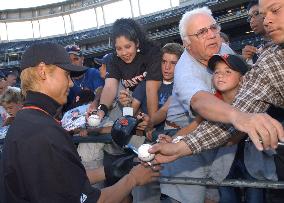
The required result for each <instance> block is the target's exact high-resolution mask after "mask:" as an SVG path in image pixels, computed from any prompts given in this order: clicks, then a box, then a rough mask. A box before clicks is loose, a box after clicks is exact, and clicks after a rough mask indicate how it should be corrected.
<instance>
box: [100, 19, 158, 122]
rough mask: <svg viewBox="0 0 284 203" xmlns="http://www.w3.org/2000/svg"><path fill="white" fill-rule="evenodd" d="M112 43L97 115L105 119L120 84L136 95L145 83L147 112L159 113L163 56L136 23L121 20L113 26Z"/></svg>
mask: <svg viewBox="0 0 284 203" xmlns="http://www.w3.org/2000/svg"><path fill="white" fill-rule="evenodd" d="M112 42H113V45H114V49H115V52H116V53H115V54H114V55H113V60H112V62H111V63H110V68H109V74H108V75H107V78H106V80H105V86H104V88H103V91H102V95H101V99H100V105H99V107H98V110H99V111H98V114H99V116H100V117H104V116H105V115H106V113H107V111H108V109H109V107H110V106H111V104H112V102H113V100H114V99H115V97H116V95H117V90H118V86H119V81H121V83H122V85H123V86H124V88H127V89H129V90H130V91H133V90H134V89H135V88H136V87H137V85H138V84H139V83H140V82H141V81H143V80H146V92H147V98H148V99H147V108H148V114H149V115H150V116H151V115H153V113H155V112H156V111H157V110H158V89H159V87H160V81H161V80H162V73H161V52H160V49H159V47H157V46H155V45H154V43H153V42H151V41H150V40H148V39H147V38H146V35H145V33H144V32H143V31H142V29H141V27H140V25H139V24H138V23H137V22H136V21H134V20H133V19H118V20H116V21H115V23H114V24H113V30H112Z"/></svg>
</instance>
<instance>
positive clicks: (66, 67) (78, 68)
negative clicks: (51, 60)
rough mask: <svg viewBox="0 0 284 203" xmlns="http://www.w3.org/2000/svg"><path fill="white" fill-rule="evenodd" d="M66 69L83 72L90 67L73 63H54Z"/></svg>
mask: <svg viewBox="0 0 284 203" xmlns="http://www.w3.org/2000/svg"><path fill="white" fill-rule="evenodd" d="M54 65H56V66H58V67H60V68H62V69H64V70H66V71H70V72H82V71H85V70H87V69H88V67H85V66H76V65H73V64H54Z"/></svg>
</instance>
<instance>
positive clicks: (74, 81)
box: [73, 74, 86, 90]
mask: <svg viewBox="0 0 284 203" xmlns="http://www.w3.org/2000/svg"><path fill="white" fill-rule="evenodd" d="M85 76H86V74H84V76H83V78H82V80H81V82H78V81H79V80H80V79H79V78H78V79H73V83H74V85H76V86H78V87H80V89H81V90H83V89H84V87H83V82H84V80H85ZM77 82H78V83H77Z"/></svg>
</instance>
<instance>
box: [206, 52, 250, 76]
mask: <svg viewBox="0 0 284 203" xmlns="http://www.w3.org/2000/svg"><path fill="white" fill-rule="evenodd" d="M219 61H224V62H225V63H226V64H227V65H228V66H229V67H230V68H231V69H232V70H234V71H237V72H239V73H241V74H242V75H244V74H245V73H246V72H247V71H248V70H249V67H248V65H247V63H246V62H245V60H244V59H243V58H242V57H240V56H239V55H235V54H223V55H221V54H215V55H213V56H212V57H211V58H210V59H209V61H208V68H209V69H210V70H212V71H214V69H215V66H216V64H217V62H219Z"/></svg>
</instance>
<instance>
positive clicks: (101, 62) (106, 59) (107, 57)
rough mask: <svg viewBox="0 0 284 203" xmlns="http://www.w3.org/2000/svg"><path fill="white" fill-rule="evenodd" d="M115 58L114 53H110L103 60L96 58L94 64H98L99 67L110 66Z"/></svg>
mask: <svg viewBox="0 0 284 203" xmlns="http://www.w3.org/2000/svg"><path fill="white" fill-rule="evenodd" d="M112 57H113V53H108V54H106V55H104V56H103V58H101V59H100V58H94V62H96V63H98V64H99V65H102V64H109V63H110V61H111V60H112Z"/></svg>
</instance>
